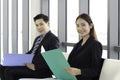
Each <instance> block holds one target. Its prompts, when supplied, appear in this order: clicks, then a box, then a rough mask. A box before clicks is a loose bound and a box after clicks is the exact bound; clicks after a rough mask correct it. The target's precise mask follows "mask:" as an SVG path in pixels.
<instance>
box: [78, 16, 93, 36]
mask: <svg viewBox="0 0 120 80" xmlns="http://www.w3.org/2000/svg"><path fill="white" fill-rule="evenodd" d="M76 26H77V32H78V34H79V35H80V36H81V37H83V38H84V37H86V36H89V33H90V29H91V28H92V26H90V25H89V24H88V22H86V21H85V20H84V19H82V18H79V19H78V20H77V21H76Z"/></svg>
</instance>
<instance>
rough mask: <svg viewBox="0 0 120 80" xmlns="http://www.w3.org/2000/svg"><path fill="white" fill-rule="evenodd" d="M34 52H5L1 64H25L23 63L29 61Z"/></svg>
mask: <svg viewBox="0 0 120 80" xmlns="http://www.w3.org/2000/svg"><path fill="white" fill-rule="evenodd" d="M33 56H34V54H5V56H4V59H3V63H2V65H3V66H25V63H31V62H32V58H33Z"/></svg>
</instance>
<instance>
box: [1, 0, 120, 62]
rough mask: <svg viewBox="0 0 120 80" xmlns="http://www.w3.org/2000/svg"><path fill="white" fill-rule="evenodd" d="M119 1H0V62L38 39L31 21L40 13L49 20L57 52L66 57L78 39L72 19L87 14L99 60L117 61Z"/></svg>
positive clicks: (119, 48)
mask: <svg viewBox="0 0 120 80" xmlns="http://www.w3.org/2000/svg"><path fill="white" fill-rule="evenodd" d="M119 4H120V1H119V0H99V1H98V0H0V53H1V54H0V60H1V61H2V59H3V56H4V54H6V53H11V54H23V53H25V52H27V51H28V50H30V48H31V46H32V43H33V41H34V39H35V37H36V36H37V35H38V32H37V31H36V27H35V25H34V21H33V17H34V16H35V15H37V14H39V13H43V14H46V15H48V16H49V18H50V29H51V31H52V32H53V33H54V34H55V35H56V36H58V37H59V40H60V43H61V44H60V45H61V46H60V48H61V49H62V51H63V52H65V53H68V54H69V53H70V52H71V50H72V48H73V46H74V44H75V43H76V42H78V41H79V40H80V39H81V38H80V37H79V35H78V33H77V31H76V25H75V19H76V17H77V16H78V15H79V14H81V13H88V14H89V15H90V16H91V18H92V19H93V23H94V25H95V30H96V32H97V35H98V40H99V41H100V42H101V43H102V45H103V56H102V57H103V58H107V59H120V53H119V51H120V46H119V45H120V25H119V23H120V20H119V19H120V15H119V13H120V6H119Z"/></svg>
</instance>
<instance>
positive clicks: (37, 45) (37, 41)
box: [32, 36, 42, 54]
mask: <svg viewBox="0 0 120 80" xmlns="http://www.w3.org/2000/svg"><path fill="white" fill-rule="evenodd" d="M41 40H42V36H40V37H39V38H38V39H37V40H36V42H35V45H34V47H33V50H32V54H34V53H35V51H36V50H37V48H38V47H39V44H40V42H41Z"/></svg>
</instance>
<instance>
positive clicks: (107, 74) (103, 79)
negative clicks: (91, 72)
mask: <svg viewBox="0 0 120 80" xmlns="http://www.w3.org/2000/svg"><path fill="white" fill-rule="evenodd" d="M99 80H120V60H115V59H105V60H104V63H103V66H102V70H101V74H100V79H99Z"/></svg>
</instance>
